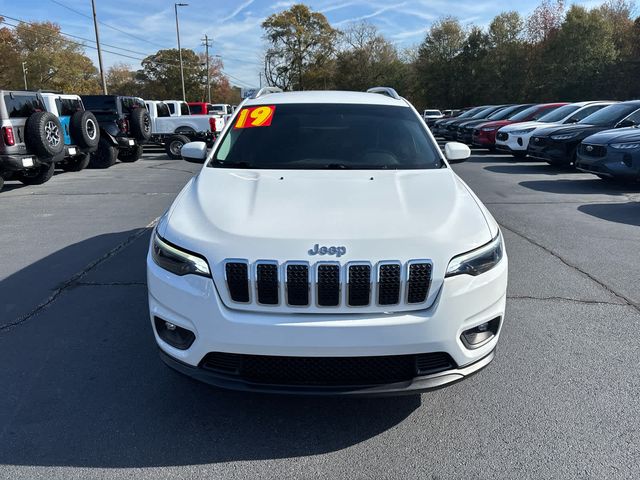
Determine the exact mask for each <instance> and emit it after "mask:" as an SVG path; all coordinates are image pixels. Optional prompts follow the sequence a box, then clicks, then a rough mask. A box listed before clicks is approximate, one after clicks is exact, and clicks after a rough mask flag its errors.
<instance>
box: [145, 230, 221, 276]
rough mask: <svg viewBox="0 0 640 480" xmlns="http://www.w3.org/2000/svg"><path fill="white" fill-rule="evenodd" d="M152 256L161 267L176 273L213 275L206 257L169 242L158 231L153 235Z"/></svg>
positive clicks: (181, 274)
mask: <svg viewBox="0 0 640 480" xmlns="http://www.w3.org/2000/svg"><path fill="white" fill-rule="evenodd" d="M151 256H152V258H153V261H154V262H155V263H156V264H157V265H158V266H159V267H161V268H164V269H165V270H168V271H169V272H171V273H174V274H176V275H180V276H183V275H188V274H193V275H201V276H203V277H211V271H210V270H209V264H208V263H207V261H206V260H205V259H204V258H202V257H200V256H198V255H196V254H194V253H191V252H186V251H184V250H181V249H180V248H178V247H176V246H174V245H171V244H169V243H168V242H167V241H166V240H163V239H162V238H160V236H159V235H158V234H157V233H154V235H153V245H152V246H151Z"/></svg>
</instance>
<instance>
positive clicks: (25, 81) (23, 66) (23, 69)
mask: <svg viewBox="0 0 640 480" xmlns="http://www.w3.org/2000/svg"><path fill="white" fill-rule="evenodd" d="M22 78H23V79H24V89H25V90H29V87H27V62H22Z"/></svg>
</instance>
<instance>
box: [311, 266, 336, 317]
mask: <svg viewBox="0 0 640 480" xmlns="http://www.w3.org/2000/svg"><path fill="white" fill-rule="evenodd" d="M316 277H317V278H316V282H317V283H316V295H317V303H318V306H320V307H337V306H338V305H340V265H339V264H327V263H325V264H319V265H318V268H317V272H316Z"/></svg>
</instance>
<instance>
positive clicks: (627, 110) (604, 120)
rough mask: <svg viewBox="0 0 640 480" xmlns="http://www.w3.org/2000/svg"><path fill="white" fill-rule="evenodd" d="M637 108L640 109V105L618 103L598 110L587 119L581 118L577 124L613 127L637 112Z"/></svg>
mask: <svg viewBox="0 0 640 480" xmlns="http://www.w3.org/2000/svg"><path fill="white" fill-rule="evenodd" d="M638 108H640V104H637V103H634V104H628V103H627V104H624V103H618V104H616V105H609V106H608V107H605V108H603V109H602V110H598V111H597V112H595V113H592V114H591V115H589V116H588V117H585V118H583V119H582V120H580V121H579V122H578V123H583V124H587V125H597V126H609V125H611V126H614V125H615V124H616V123H618V122H619V121H620V120H622V119H623V118H625V117H626V116H628V115H631V114H632V113H633V112H635V111H636V110H638Z"/></svg>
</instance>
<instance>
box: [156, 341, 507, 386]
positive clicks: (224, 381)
mask: <svg viewBox="0 0 640 480" xmlns="http://www.w3.org/2000/svg"><path fill="white" fill-rule="evenodd" d="M494 356H495V349H494V350H492V351H491V352H489V354H487V355H486V356H485V357H484V358H482V359H480V360H478V361H477V362H475V363H472V364H470V365H467V366H465V367H462V368H455V369H451V370H445V371H442V372H438V373H435V374H432V375H422V376H417V377H415V378H413V379H411V380H407V381H402V382H395V383H387V384H378V385H373V386H368V385H365V386H362V385H356V386H307V385H278V384H265V383H256V382H249V381H245V380H242V379H238V378H234V377H233V376H232V375H224V374H219V373H215V372H211V371H207V370H205V369H203V368H201V367H194V366H191V365H189V364H187V363H184V362H181V361H180V360H177V359H175V358H173V357H171V356H170V355H168V354H167V353H165V352H164V351H163V350H162V349H160V358H161V359H162V361H163V362H164V363H165V364H166V365H167V366H169V367H171V368H173V369H174V370H177V371H178V372H180V373H182V374H184V375H187V376H189V377H191V378H194V379H195V380H199V381H201V382H204V383H208V384H209V385H213V386H215V387H220V388H225V389H228V390H239V391H243V392H251V393H276V394H281V395H283V394H286V395H301V396H302V395H314V396H367V397H376V396H388V395H389V396H390V395H409V394H416V393H420V392H426V391H429V390H436V389H439V388H443V387H446V386H448V385H451V384H453V383H456V382H459V381H461V380H464V379H465V378H468V377H470V376H471V375H473V374H475V373H477V372H479V371H480V370H482V369H483V368H485V367H486V366H487V365H489V363H491V361H492V360H493V358H494Z"/></svg>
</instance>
